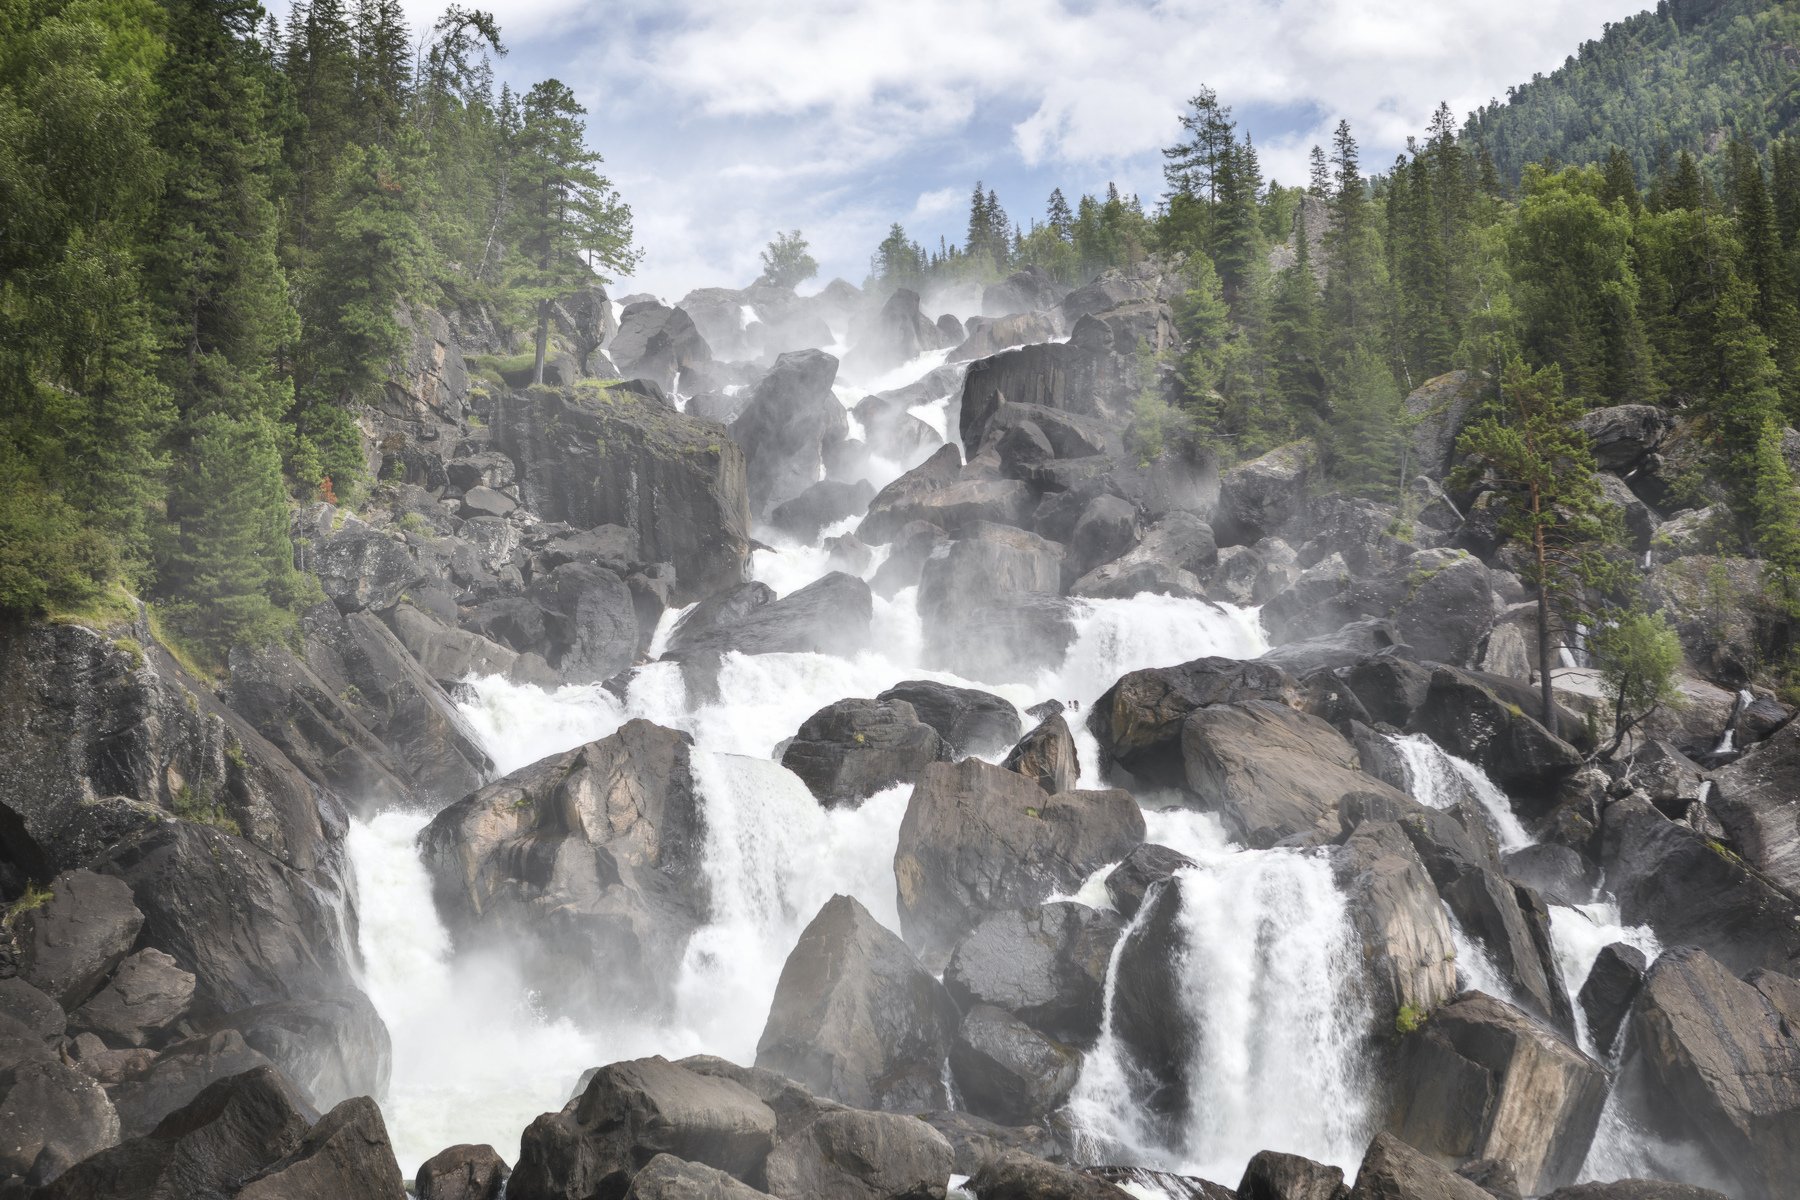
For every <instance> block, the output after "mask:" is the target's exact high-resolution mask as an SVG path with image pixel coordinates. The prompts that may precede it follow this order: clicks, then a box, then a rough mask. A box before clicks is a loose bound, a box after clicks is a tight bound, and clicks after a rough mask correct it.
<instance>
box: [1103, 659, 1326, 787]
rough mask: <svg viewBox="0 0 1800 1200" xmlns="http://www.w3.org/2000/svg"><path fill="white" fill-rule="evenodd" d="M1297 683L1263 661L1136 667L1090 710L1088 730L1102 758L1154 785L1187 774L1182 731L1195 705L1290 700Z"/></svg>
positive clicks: (1175, 780)
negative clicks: (1097, 745) (1144, 668)
mask: <svg viewBox="0 0 1800 1200" xmlns="http://www.w3.org/2000/svg"><path fill="white" fill-rule="evenodd" d="M1297 694H1298V687H1297V685H1296V684H1295V682H1294V680H1293V679H1292V678H1290V677H1289V676H1288V675H1287V674H1286V672H1284V671H1282V669H1281V668H1280V667H1275V666H1269V665H1267V664H1266V663H1264V662H1262V661H1260V660H1259V661H1251V662H1241V661H1239V660H1237V659H1232V658H1198V659H1195V660H1194V661H1193V662H1187V663H1182V664H1180V665H1179V666H1174V667H1152V668H1149V669H1146V670H1141V671H1133V672H1131V673H1130V674H1128V675H1126V676H1124V677H1122V678H1121V679H1120V680H1119V681H1118V682H1117V683H1115V684H1113V685H1112V686H1111V687H1110V688H1108V689H1106V691H1105V692H1103V693H1102V694H1101V696H1100V698H1099V699H1098V700H1096V701H1094V703H1093V705H1092V707H1090V708H1089V709H1088V717H1087V727H1088V732H1090V733H1092V734H1093V735H1094V740H1095V741H1096V742H1098V743H1099V745H1100V754H1101V761H1102V763H1103V764H1105V765H1108V766H1111V765H1114V764H1116V765H1117V766H1119V767H1122V768H1124V769H1125V770H1126V771H1128V772H1130V773H1131V774H1132V775H1135V776H1138V777H1139V778H1142V779H1145V780H1147V781H1150V782H1154V783H1167V784H1178V783H1180V782H1181V781H1182V780H1183V778H1184V774H1185V771H1184V767H1183V764H1182V757H1181V730H1182V726H1183V724H1184V723H1185V722H1186V721H1187V719H1188V716H1189V715H1190V714H1192V713H1193V712H1194V711H1195V710H1196V709H1201V708H1205V707H1207V706H1208V705H1212V704H1226V703H1233V702H1238V701H1245V700H1270V701H1275V702H1278V703H1280V702H1288V701H1290V700H1293V699H1296V698H1297Z"/></svg>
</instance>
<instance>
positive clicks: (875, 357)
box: [845, 288, 943, 379]
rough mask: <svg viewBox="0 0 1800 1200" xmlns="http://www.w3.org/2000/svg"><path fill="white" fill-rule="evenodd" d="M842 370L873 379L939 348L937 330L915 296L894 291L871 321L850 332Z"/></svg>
mask: <svg viewBox="0 0 1800 1200" xmlns="http://www.w3.org/2000/svg"><path fill="white" fill-rule="evenodd" d="M850 341H851V349H850V353H849V355H848V356H847V359H846V364H845V365H846V367H847V368H848V369H849V370H851V371H852V372H854V373H855V375H856V377H857V378H859V379H867V378H873V377H877V376H880V375H883V374H886V373H887V372H889V371H892V370H893V369H894V368H895V367H899V366H902V365H904V364H906V363H908V362H911V361H912V360H913V359H915V358H917V357H919V355H921V354H923V353H925V352H926V351H927V350H936V349H937V348H938V347H939V346H941V345H942V344H943V340H942V337H941V335H940V334H939V332H938V327H937V325H936V323H935V322H933V321H932V320H931V319H930V318H929V317H927V316H926V315H925V314H924V313H923V312H922V311H921V310H920V308H919V293H917V292H915V291H913V290H912V289H910V288H895V289H894V293H893V294H892V295H891V296H889V297H888V298H887V301H886V303H884V304H883V305H882V306H881V309H880V311H879V312H878V313H877V314H876V315H875V316H874V317H873V319H871V320H868V321H865V322H860V323H858V324H857V325H856V326H853V327H852V329H851V336H850Z"/></svg>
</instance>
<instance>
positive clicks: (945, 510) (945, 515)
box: [856, 447, 1032, 545]
mask: <svg viewBox="0 0 1800 1200" xmlns="http://www.w3.org/2000/svg"><path fill="white" fill-rule="evenodd" d="M947 449H948V450H949V451H950V453H952V454H954V453H955V447H947ZM935 458H936V456H935V455H934V456H933V458H931V459H927V460H926V465H930V464H931V463H932V462H933V461H934V460H935ZM908 481H909V476H905V475H903V476H901V477H900V479H898V480H895V481H894V483H892V484H889V485H888V486H887V487H886V488H883V489H882V490H881V491H880V492H878V493H877V494H876V496H875V499H874V500H873V501H872V502H871V503H870V505H869V515H868V516H867V517H865V518H864V519H863V522H862V524H860V525H858V526H857V528H856V535H857V536H858V537H860V538H862V539H863V540H864V541H866V542H868V543H870V544H871V545H883V544H885V543H887V542H888V541H890V540H891V539H892V537H893V535H894V534H895V533H896V532H897V531H899V530H900V529H901V528H903V527H904V526H905V525H907V524H908V523H909V522H912V521H924V522H925V523H927V524H929V525H936V526H937V527H938V528H939V529H942V530H943V531H944V532H945V533H948V534H952V535H960V534H962V533H964V532H965V531H967V530H968V529H970V528H971V527H973V526H975V525H978V524H982V523H986V524H991V525H1008V526H1013V527H1015V528H1023V527H1024V526H1026V525H1028V524H1030V521H1031V510H1032V491H1031V487H1030V485H1029V484H1026V483H1024V482H1022V481H1020V480H1017V479H982V478H967V479H963V478H958V479H954V480H951V481H949V482H945V483H941V484H937V485H934V486H930V487H928V488H918V489H916V490H911V491H907V490H898V491H896V489H900V488H902V485H903V484H906V483H907V482H908Z"/></svg>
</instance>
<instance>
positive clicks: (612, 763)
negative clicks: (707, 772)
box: [420, 720, 704, 1010]
mask: <svg viewBox="0 0 1800 1200" xmlns="http://www.w3.org/2000/svg"><path fill="white" fill-rule="evenodd" d="M689 748H690V741H689V738H688V737H687V735H686V734H681V733H676V732H675V731H673V730H669V729H664V728H662V727H660V726H657V725H653V724H651V723H650V722H648V721H643V720H635V721H631V722H628V723H627V724H626V725H625V726H624V727H623V728H621V729H620V730H619V731H618V732H617V733H615V734H613V735H612V736H611V737H608V738H605V739H603V740H601V741H598V742H591V743H589V744H587V745H585V746H581V747H578V748H577V749H574V750H569V751H565V752H564V753H562V754H559V755H553V756H552V757H550V758H547V759H544V760H542V761H540V762H537V763H534V764H532V765H531V766H529V767H525V768H523V769H522V770H519V771H515V772H514V773H513V774H511V775H508V776H507V777H506V778H504V779H501V780H498V781H496V782H494V783H492V784H489V785H488V786H487V787H485V788H483V789H481V790H480V791H478V792H475V793H474V794H472V795H470V796H468V797H467V798H465V799H463V800H461V801H459V802H458V803H456V804H453V805H451V806H450V807H449V808H447V809H445V810H444V811H443V812H441V813H439V814H438V815H437V817H436V818H434V819H433V820H432V822H431V824H430V825H428V826H427V827H426V829H425V831H424V833H422V834H421V835H420V852H421V855H422V857H423V859H424V862H425V866H426V869H427V870H428V871H429V872H430V873H431V877H432V890H433V895H434V897H435V899H436V902H437V905H438V911H439V912H440V913H441V914H443V917H444V920H445V922H446V924H448V925H449V927H450V930H451V933H452V935H453V936H454V937H455V938H456V939H457V940H458V941H459V942H460V943H463V944H465V945H483V944H495V945H505V946H508V947H511V948H512V949H514V950H521V949H522V950H524V951H525V952H526V955H525V963H526V966H525V969H526V971H527V974H528V977H529V978H530V980H531V981H532V983H533V986H535V987H537V988H538V989H539V990H541V991H542V992H543V994H544V995H545V997H546V998H547V999H549V1000H551V1001H552V1002H553V1003H554V1004H556V1005H558V1006H564V1005H566V1006H569V1007H570V1008H571V1009H575V1010H580V1009H591V1008H592V1006H593V1003H594V1000H595V998H596V997H610V998H612V1000H613V1001H614V1002H617V1003H620V1004H624V1005H628V1006H635V1005H637V1004H639V1003H641V1002H642V993H644V992H646V991H648V992H650V993H652V994H661V993H662V991H663V990H664V989H666V988H667V987H668V986H670V984H671V983H672V975H673V971H674V969H675V966H676V965H677V964H678V963H679V960H680V949H681V947H682V946H683V945H684V944H685V942H686V938H687V935H688V933H689V932H690V931H691V930H692V928H693V925H694V922H695V920H696V914H697V913H698V912H699V911H700V909H701V907H702V905H703V903H704V897H703V895H702V888H701V883H700V874H699V861H700V847H701V837H702V834H701V825H700V820H701V818H700V800H699V798H698V796H697V794H696V791H695V785H694V780H693V775H692V771H691V767H690V762H689ZM576 964H584V965H585V969H582V970H572V969H571V968H572V966H574V965H576Z"/></svg>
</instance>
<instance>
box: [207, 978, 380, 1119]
mask: <svg viewBox="0 0 1800 1200" xmlns="http://www.w3.org/2000/svg"><path fill="white" fill-rule="evenodd" d="M204 1030H205V1031H206V1032H209V1033H210V1032H215V1031H219V1030H235V1031H236V1032H238V1033H241V1034H242V1035H243V1037H244V1041H245V1042H246V1043H247V1044H248V1045H249V1046H250V1048H251V1049H252V1050H255V1051H257V1052H258V1053H260V1054H262V1055H263V1056H264V1057H266V1058H268V1059H269V1061H270V1062H273V1063H274V1064H275V1065H276V1066H277V1067H279V1068H281V1072H282V1074H284V1075H286V1076H287V1077H288V1078H289V1079H290V1080H292V1081H293V1082H294V1083H295V1084H296V1085H297V1086H298V1087H300V1088H301V1089H302V1090H304V1091H305V1093H306V1094H307V1095H308V1096H309V1097H310V1098H311V1099H312V1102H313V1104H314V1105H316V1106H318V1107H320V1108H325V1107H329V1106H331V1105H334V1104H336V1103H337V1102H338V1101H340V1100H344V1099H347V1098H348V1097H351V1096H361V1095H374V1096H380V1095H385V1094H386V1093H387V1086H388V1064H389V1061H390V1059H391V1057H392V1045H391V1042H390V1039H389V1037H388V1028H387V1025H386V1024H385V1023H383V1021H382V1019H381V1015H380V1014H379V1013H377V1012H376V1011H375V1006H374V1005H373V1004H372V1003H370V1002H369V999H368V998H367V997H366V996H364V995H363V994H362V993H361V992H346V993H345V994H343V995H341V996H332V997H322V998H306V999H299V1000H278V1001H273V1002H271V1003H268V1004H257V1005H253V1006H251V1007H249V1008H241V1009H238V1010H237V1011H236V1012H233V1013H229V1014H227V1015H226V1016H223V1017H216V1018H213V1019H211V1020H209V1021H206V1022H204Z"/></svg>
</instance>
